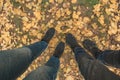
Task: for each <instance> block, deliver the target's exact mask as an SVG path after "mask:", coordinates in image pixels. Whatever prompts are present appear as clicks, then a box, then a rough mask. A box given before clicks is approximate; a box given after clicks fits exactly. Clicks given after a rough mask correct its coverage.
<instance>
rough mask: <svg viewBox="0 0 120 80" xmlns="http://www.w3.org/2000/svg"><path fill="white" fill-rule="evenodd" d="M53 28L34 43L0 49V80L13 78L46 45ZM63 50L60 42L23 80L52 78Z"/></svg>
mask: <svg viewBox="0 0 120 80" xmlns="http://www.w3.org/2000/svg"><path fill="white" fill-rule="evenodd" d="M54 33H55V29H53V28H51V29H49V30H48V31H47V32H46V34H45V36H44V37H43V39H42V40H41V41H39V42H36V43H34V44H31V45H28V46H24V47H21V48H17V49H13V50H4V51H0V80H15V79H16V78H17V77H19V76H20V75H21V74H22V73H23V72H24V71H25V70H26V69H27V68H28V67H29V65H30V64H31V63H32V61H33V60H34V59H36V58H37V57H38V56H39V55H40V54H41V53H42V52H43V51H44V50H45V49H46V47H47V45H48V43H49V41H50V40H51V38H52V37H53V35H54ZM63 51H64V43H63V42H60V43H59V44H58V46H57V47H56V49H55V51H54V54H53V56H52V57H51V58H50V60H48V62H47V63H46V64H45V65H44V66H41V67H38V68H37V69H36V70H35V71H33V72H31V73H30V74H29V75H28V76H27V77H26V78H25V79H24V80H54V79H55V78H56V74H57V71H58V68H59V58H60V57H61V55H62V53H63Z"/></svg>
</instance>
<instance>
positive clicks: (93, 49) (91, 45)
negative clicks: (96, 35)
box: [83, 39, 102, 58]
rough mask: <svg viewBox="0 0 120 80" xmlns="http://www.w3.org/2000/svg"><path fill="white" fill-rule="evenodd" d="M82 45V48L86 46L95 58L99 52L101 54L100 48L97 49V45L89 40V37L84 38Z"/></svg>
mask: <svg viewBox="0 0 120 80" xmlns="http://www.w3.org/2000/svg"><path fill="white" fill-rule="evenodd" d="M83 46H84V48H86V49H87V50H88V51H89V52H90V53H91V54H92V55H93V56H94V57H95V58H97V57H98V56H99V55H100V54H102V51H101V50H100V49H98V47H97V45H96V44H95V43H94V42H93V41H91V40H89V39H85V40H84V41H83Z"/></svg>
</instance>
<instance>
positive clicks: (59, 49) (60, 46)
mask: <svg viewBox="0 0 120 80" xmlns="http://www.w3.org/2000/svg"><path fill="white" fill-rule="evenodd" d="M64 48H65V44H64V43H63V42H60V43H59V44H58V45H57V47H56V49H55V51H54V54H53V56H55V57H57V58H60V57H61V55H62V53H63V51H64Z"/></svg>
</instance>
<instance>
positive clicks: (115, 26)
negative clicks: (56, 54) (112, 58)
mask: <svg viewBox="0 0 120 80" xmlns="http://www.w3.org/2000/svg"><path fill="white" fill-rule="evenodd" d="M119 9H120V1H119V0H117V1H116V0H100V1H99V0H0V21H1V22H0V50H6V49H13V48H17V47H21V46H23V45H28V44H31V43H34V42H36V41H39V40H40V39H41V38H42V36H43V35H44V34H45V32H46V31H47V30H48V28H50V27H54V28H55V29H56V34H55V36H54V38H53V39H52V40H51V42H50V44H49V46H48V48H47V49H46V51H45V52H44V53H43V54H42V55H41V56H40V57H39V58H38V59H37V60H35V61H34V62H33V64H32V65H31V66H30V67H29V68H28V70H27V71H26V72H25V73H24V74H23V75H22V76H21V77H20V78H18V80H22V78H24V77H25V75H27V74H28V73H29V72H30V71H32V70H34V69H36V68H37V67H38V66H40V65H43V64H44V63H45V62H46V61H47V60H48V59H49V58H50V56H51V55H52V53H53V51H54V48H55V46H56V45H57V43H58V42H59V41H64V42H65V34H66V33H68V32H69V33H72V34H73V35H74V36H75V37H76V38H77V40H78V42H79V43H81V42H82V41H83V40H84V39H86V38H89V39H91V40H92V41H94V42H96V43H97V45H98V47H99V48H100V49H101V50H105V49H112V50H118V49H120V21H119V20H120V11H119ZM60 61H61V65H60V69H59V72H58V77H57V79H56V80H83V77H82V75H81V74H80V73H79V71H78V67H77V64H76V62H75V59H74V55H73V53H72V51H71V49H70V48H69V47H68V46H67V45H66V48H65V51H64V54H63V56H62V58H61V59H60ZM109 68H110V70H112V71H114V72H115V73H116V74H118V75H120V70H118V69H116V68H111V67H109Z"/></svg>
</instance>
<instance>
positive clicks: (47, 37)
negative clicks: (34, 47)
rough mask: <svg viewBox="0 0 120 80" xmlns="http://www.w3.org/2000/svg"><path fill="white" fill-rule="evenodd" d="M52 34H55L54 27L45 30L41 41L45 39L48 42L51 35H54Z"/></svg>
mask: <svg viewBox="0 0 120 80" xmlns="http://www.w3.org/2000/svg"><path fill="white" fill-rule="evenodd" d="M54 34H55V29H54V28H50V29H49V30H48V31H47V32H46V34H45V36H44V37H43V38H42V40H41V41H45V42H47V43H49V41H50V40H51V39H52V37H53V36H54Z"/></svg>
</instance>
